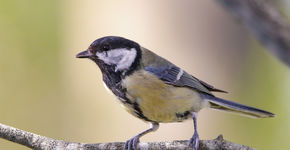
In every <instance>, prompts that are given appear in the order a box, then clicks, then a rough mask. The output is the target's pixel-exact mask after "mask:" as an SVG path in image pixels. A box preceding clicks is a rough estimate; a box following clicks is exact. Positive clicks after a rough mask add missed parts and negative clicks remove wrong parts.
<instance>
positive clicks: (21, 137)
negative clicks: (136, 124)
mask: <svg viewBox="0 0 290 150" xmlns="http://www.w3.org/2000/svg"><path fill="white" fill-rule="evenodd" d="M0 137H1V138H3V139H6V140H9V141H12V142H15V143H19V144H21V145H24V146H27V147H29V148H32V149H36V150H122V149H123V145H124V143H122V142H114V143H96V144H86V143H75V142H67V141H62V140H55V139H51V138H48V137H45V136H40V135H37V134H34V133H30V132H27V131H23V130H20V129H16V128H13V127H10V126H7V125H3V124H0ZM187 142H188V141H173V142H154V143H153V142H152V143H140V144H139V149H144V150H145V149H146V150H169V149H175V150H184V149H188V146H187ZM199 147H200V149H199V150H218V149H222V150H254V149H253V148H250V147H247V146H243V145H239V144H235V143H232V142H228V141H225V140H224V139H223V137H222V135H220V136H219V137H218V138H216V139H213V140H201V141H200V144H199Z"/></svg>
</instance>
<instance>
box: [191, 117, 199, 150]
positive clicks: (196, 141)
mask: <svg viewBox="0 0 290 150" xmlns="http://www.w3.org/2000/svg"><path fill="white" fill-rule="evenodd" d="M192 119H193V126H194V133H193V136H192V138H191V139H190V140H189V142H188V145H189V146H191V145H192V147H193V150H197V149H198V146H199V136H198V133H197V128H196V126H197V123H196V119H197V113H196V112H192Z"/></svg>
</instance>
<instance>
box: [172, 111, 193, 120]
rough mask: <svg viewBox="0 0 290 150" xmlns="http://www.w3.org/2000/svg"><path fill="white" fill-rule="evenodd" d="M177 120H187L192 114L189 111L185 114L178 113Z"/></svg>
mask: <svg viewBox="0 0 290 150" xmlns="http://www.w3.org/2000/svg"><path fill="white" fill-rule="evenodd" d="M175 115H176V117H177V118H179V119H181V120H185V119H187V118H188V117H189V115H190V112H189V111H185V112H184V113H176V114H175Z"/></svg>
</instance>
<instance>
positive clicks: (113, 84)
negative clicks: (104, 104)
mask: <svg viewBox="0 0 290 150" xmlns="http://www.w3.org/2000/svg"><path fill="white" fill-rule="evenodd" d="M136 51H137V54H136V58H135V60H134V62H133V63H132V65H131V66H130V68H129V69H127V70H122V71H116V72H115V67H116V66H113V65H107V64H105V63H104V62H102V61H100V60H98V61H95V62H96V63H97V65H98V66H99V68H100V69H101V71H102V74H103V81H104V83H105V84H106V85H107V87H108V88H109V89H110V90H111V91H112V92H113V93H114V94H115V95H116V96H118V97H120V98H122V99H124V100H127V98H126V95H125V93H126V89H125V88H123V87H122V85H121V81H122V79H124V78H126V77H127V76H130V75H131V74H132V73H134V72H135V71H137V70H138V69H140V67H139V66H140V62H141V55H142V54H141V49H140V48H138V49H136Z"/></svg>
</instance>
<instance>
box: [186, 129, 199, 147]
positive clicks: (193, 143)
mask: <svg viewBox="0 0 290 150" xmlns="http://www.w3.org/2000/svg"><path fill="white" fill-rule="evenodd" d="M188 146H192V148H193V150H198V147H199V136H198V133H197V132H194V134H193V136H192V138H191V139H190V140H189V142H188Z"/></svg>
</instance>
